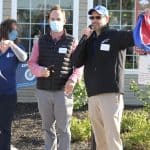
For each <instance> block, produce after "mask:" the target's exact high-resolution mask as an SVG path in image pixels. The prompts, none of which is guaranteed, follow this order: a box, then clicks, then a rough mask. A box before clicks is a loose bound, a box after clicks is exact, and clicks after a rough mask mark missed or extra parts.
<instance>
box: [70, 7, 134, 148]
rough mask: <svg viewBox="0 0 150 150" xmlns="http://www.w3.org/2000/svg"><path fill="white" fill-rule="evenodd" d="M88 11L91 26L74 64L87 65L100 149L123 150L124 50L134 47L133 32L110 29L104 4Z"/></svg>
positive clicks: (85, 34) (92, 121)
mask: <svg viewBox="0 0 150 150" xmlns="http://www.w3.org/2000/svg"><path fill="white" fill-rule="evenodd" d="M88 14H89V15H90V16H89V19H90V20H91V26H92V29H90V28H86V29H84V31H83V35H84V38H82V40H80V42H79V45H78V46H77V48H76V51H75V52H74V54H73V55H72V57H73V64H74V66H75V67H80V66H82V65H84V80H85V85H86V90H87V94H88V96H89V116H90V120H91V123H92V128H93V131H94V135H95V140H96V147H97V150H122V149H123V146H122V141H121V138H120V124H121V118H122V112H123V108H124V101H123V94H124V66H125V57H126V51H125V49H126V48H128V47H132V46H134V39H133V33H132V31H117V30H113V29H109V26H108V24H109V12H108V10H107V9H106V8H105V7H104V6H101V5H99V6H96V7H94V8H92V9H90V10H89V12H88ZM85 37H86V38H85Z"/></svg>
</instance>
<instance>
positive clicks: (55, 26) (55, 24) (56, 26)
mask: <svg viewBox="0 0 150 150" xmlns="http://www.w3.org/2000/svg"><path fill="white" fill-rule="evenodd" d="M50 28H51V30H52V31H53V32H61V31H63V28H64V25H63V23H62V22H60V21H56V20H55V21H50Z"/></svg>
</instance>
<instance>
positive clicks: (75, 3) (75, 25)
mask: <svg viewBox="0 0 150 150" xmlns="http://www.w3.org/2000/svg"><path fill="white" fill-rule="evenodd" d="M73 36H74V37H75V38H76V39H78V36H79V0H73Z"/></svg>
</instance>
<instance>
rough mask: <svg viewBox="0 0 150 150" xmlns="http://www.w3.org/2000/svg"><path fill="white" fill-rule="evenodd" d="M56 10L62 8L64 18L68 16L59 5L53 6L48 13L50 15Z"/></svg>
mask: <svg viewBox="0 0 150 150" xmlns="http://www.w3.org/2000/svg"><path fill="white" fill-rule="evenodd" d="M54 10H60V11H61V12H62V14H63V15H64V18H66V14H65V11H64V10H63V9H62V8H61V7H60V6H59V5H55V6H53V7H52V8H51V10H50V11H49V12H48V15H49V16H50V15H51V13H52V11H54Z"/></svg>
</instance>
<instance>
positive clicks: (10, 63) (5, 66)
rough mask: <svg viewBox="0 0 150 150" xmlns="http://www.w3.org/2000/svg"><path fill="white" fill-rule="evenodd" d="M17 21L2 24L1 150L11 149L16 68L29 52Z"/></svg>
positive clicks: (0, 33)
mask: <svg viewBox="0 0 150 150" xmlns="http://www.w3.org/2000/svg"><path fill="white" fill-rule="evenodd" d="M17 36H18V32H17V22H16V20H13V19H6V20H4V21H3V22H2V23H1V25H0V150H10V141H11V122H12V119H13V114H14V111H15V107H16V103H17V92H16V69H17V65H18V63H19V62H24V61H26V59H27V54H26V52H24V50H23V49H21V48H20V46H19V43H18V39H17Z"/></svg>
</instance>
